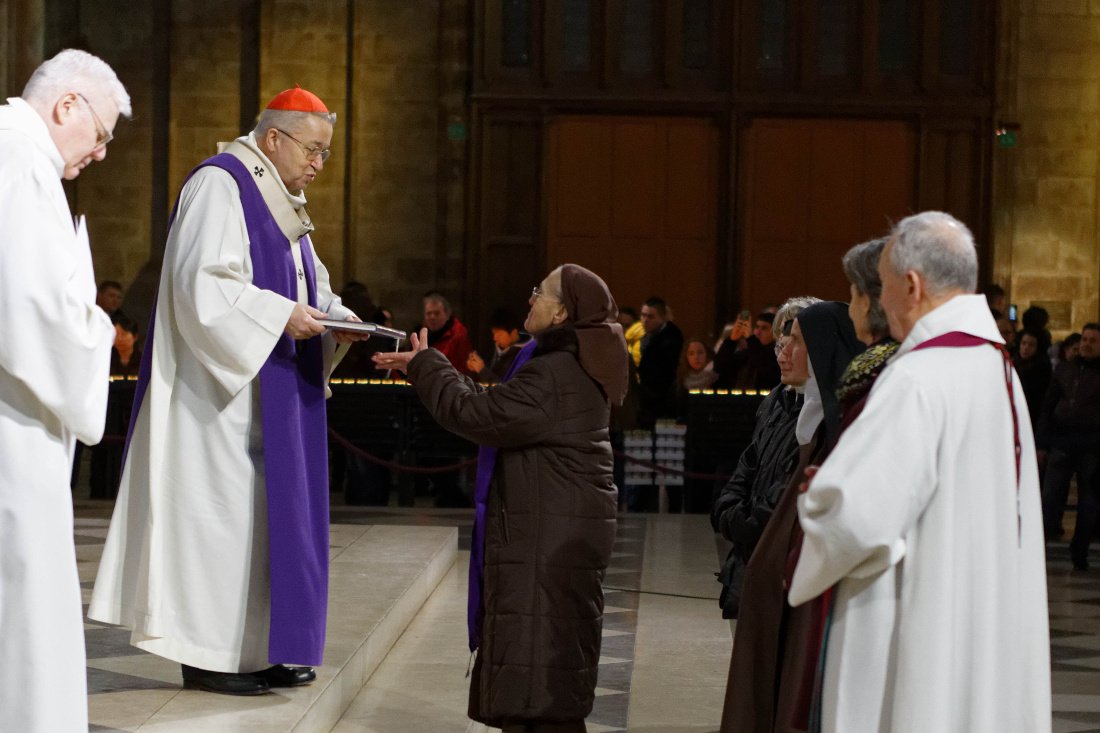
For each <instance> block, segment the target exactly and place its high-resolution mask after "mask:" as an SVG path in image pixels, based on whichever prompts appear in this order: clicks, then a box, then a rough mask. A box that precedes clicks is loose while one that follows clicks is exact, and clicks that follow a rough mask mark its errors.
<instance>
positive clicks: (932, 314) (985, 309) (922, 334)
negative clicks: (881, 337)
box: [891, 295, 1004, 361]
mask: <svg viewBox="0 0 1100 733" xmlns="http://www.w3.org/2000/svg"><path fill="white" fill-rule="evenodd" d="M952 331H962V332H963V333H968V334H971V335H972V336H977V337H978V338H982V339H986V340H987V341H992V342H994V343H998V344H1003V343H1004V339H1003V338H1001V334H1000V333H999V332H998V331H997V322H996V321H994V320H993V314H992V313H990V312H989V304H988V303H987V302H986V299H985V296H984V295H956V296H955V297H953V298H951V299H950V300H948V301H947V302H946V303H943V304H942V305H940V306H939V307H937V308H934V309H933V310H931V311H929V312H928V313H925V314H924V315H923V316H921V318H920V320H918V321H917V322H916V324H914V325H913V329H912V330H911V331H910V332H909V335H908V336H906V337H905V340H904V341H903V342H902V344H901V346H900V347H899V348H898V350H897V352H896V353H895V354H894V356H893V357H892V358H891V361H892V360H893V359H897V358H899V357H900V356H901V355H902V354H905V353H907V352H909V351H912V350H913V348H914V347H915V346H917V345H919V344H921V343H924V342H925V341H927V340H928V339H930V338H935V337H936V336H942V335H943V334H945V333H951V332H952Z"/></svg>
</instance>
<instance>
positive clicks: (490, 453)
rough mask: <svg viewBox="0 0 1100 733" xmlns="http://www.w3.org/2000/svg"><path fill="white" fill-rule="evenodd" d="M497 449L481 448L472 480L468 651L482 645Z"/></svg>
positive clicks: (531, 348)
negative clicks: (483, 591)
mask: <svg viewBox="0 0 1100 733" xmlns="http://www.w3.org/2000/svg"><path fill="white" fill-rule="evenodd" d="M536 346H537V343H536V339H531V340H530V341H528V342H527V343H526V344H525V345H524V346H523V348H522V349H520V350H519V353H518V354H516V358H515V359H514V360H513V361H512V366H510V367H509V368H508V373H507V374H505V375H504V379H502V380H501V381H503V382H507V381H508V380H509V379H511V378H512V375H513V374H515V373H516V372H518V371H519V368H520V367H521V366H523V365H524V364H526V363H527V362H528V361H529V360H530V359H531V355H532V354H533V353H535V347H536ZM497 452H498V449H497V448H493V447H492V446H488V445H483V446H481V447H480V448H479V449H478V451H477V479H476V480H475V481H474V531H473V535H472V536H471V538H470V588H469V592H468V594H467V596H466V630H467V632H468V633H469V637H470V651H471V652H472V651H475V650H476V649H477V648H478V647H479V646H481V622H482V620H484V618H485V602H484V600H483V599H482V595H481V581H482V579H483V578H484V577H485V515H486V513H487V511H488V507H489V484H491V483H492V481H493V471H494V470H495V469H496V465H497Z"/></svg>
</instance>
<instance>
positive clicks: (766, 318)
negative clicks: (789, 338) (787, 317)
mask: <svg viewBox="0 0 1100 733" xmlns="http://www.w3.org/2000/svg"><path fill="white" fill-rule="evenodd" d="M755 320H757V321H763V322H764V323H768V324H772V323H775V314H774V313H770V312H768V311H764V312H763V313H757V314H756V319H755Z"/></svg>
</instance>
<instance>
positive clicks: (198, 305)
mask: <svg viewBox="0 0 1100 733" xmlns="http://www.w3.org/2000/svg"><path fill="white" fill-rule="evenodd" d="M268 167H269V170H271V171H274V170H275V169H274V166H270V165H269V166H268ZM280 186H282V184H281V182H280ZM282 191H283V193H284V194H285V195H286V196H287V197H288V199H290V200H291V202H292V203H294V204H296V205H301V204H304V198H302V197H301V196H293V195H291V194H290V193H288V192H286V189H285V187H282ZM287 246H288V247H289V246H290V243H289V241H288V243H287ZM314 265H315V267H316V272H317V301H318V307H319V308H320V309H321V310H322V311H326V312H327V313H328V314H329V316H330V317H332V318H336V319H340V320H343V319H344V318H346V317H347V316H348V315H350V314H351V311H349V310H348V309H347V308H345V307H344V306H342V305H341V304H340V301H339V298H337V297H336V296H334V295H333V293H332V289H331V286H330V284H329V276H328V271H327V270H326V269H325V266H324V265H323V264H322V263H321V261H320V260H319V259H318V258H317V257H316V253H314ZM300 285H301V284H300ZM294 305H295V302H294V301H291V300H288V299H287V298H284V297H283V296H281V295H279V294H277V293H274V292H272V291H269V290H261V289H259V288H257V287H256V286H254V285H253V284H252V263H251V258H250V256H249V240H248V231H247V229H246V226H245V219H244V210H243V208H242V206H241V201H240V195H239V189H238V188H237V184H236V182H235V181H234V180H233V178H232V176H230V174H229V173H227V172H226V171H224V170H222V169H220V168H217V167H213V166H207V167H205V168H202V169H201V170H199V171H198V172H197V173H195V175H194V176H192V177H191V179H190V180H189V181H188V182H187V183H186V184H185V185H184V187H183V189H182V191H181V193H180V200H179V208H178V212H177V215H176V219H175V221H174V223H173V225H172V228H171V230H170V232H169V235H168V243H167V246H166V248H165V256H164V268H163V271H162V273H161V282H160V291H159V295H158V302H157V312H156V325H155V337H154V340H153V355H152V372H151V376H150V381H149V386H148V388H147V391H146V393H145V398H144V401H143V403H142V405H141V409H140V411H139V414H138V419H137V422H136V424H135V427H134V432H133V436H132V438H131V442H130V447H129V452H128V454H127V460H126V464H125V466H124V467H123V471H122V481H121V487H120V490H119V496H118V499H117V501H116V503H115V511H114V516H113V517H112V519H111V527H110V531H109V533H108V536H107V542H106V545H105V547H104V551H103V558H102V560H101V561H100V565H99V575H98V577H97V578H96V583H95V588H94V591H93V595H92V602H91V605H90V606H89V609H88V616H89V617H90V618H94V619H96V620H99V621H104V622H107V623H113V624H119V625H122V626H125V627H127V628H130V629H132V630H133V634H132V636H131V643H132V644H133V645H134V646H136V647H138V648H140V649H144V650H145V651H148V652H152V653H154V654H158V655H160V656H162V657H166V658H168V659H172V660H175V661H178V662H181V663H183V664H187V665H190V666H194V667H199V668H201V669H208V670H215V671H221V672H251V671H256V670H258V669H263V668H265V667H267V666H268V629H269V625H270V582H269V575H268V549H267V548H268V544H267V542H268V537H267V502H266V489H265V482H264V465H263V436H262V425H261V419H260V399H259V394H260V391H259V382H258V374H259V370H260V367H261V366H263V364H264V362H265V361H266V360H267V358H268V356H269V355H270V354H271V351H272V349H273V348H274V346H275V344H276V342H277V341H278V339H279V338H280V337H281V336H282V333H283V329H284V327H285V325H286V322H287V320H288V319H289V317H290V314H291V311H292V310H293V308H294ZM325 339H326V341H331V337H329V336H327V335H326V336H325ZM329 345H330V346H331V344H329ZM319 439H321V438H319Z"/></svg>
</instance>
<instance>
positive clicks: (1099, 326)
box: [1081, 321, 1100, 333]
mask: <svg viewBox="0 0 1100 733" xmlns="http://www.w3.org/2000/svg"><path fill="white" fill-rule="evenodd" d="M1085 331H1100V323H1096V322H1095V321H1092V322H1089V323H1086V324H1085V325H1083V326H1081V333H1084V332H1085Z"/></svg>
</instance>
